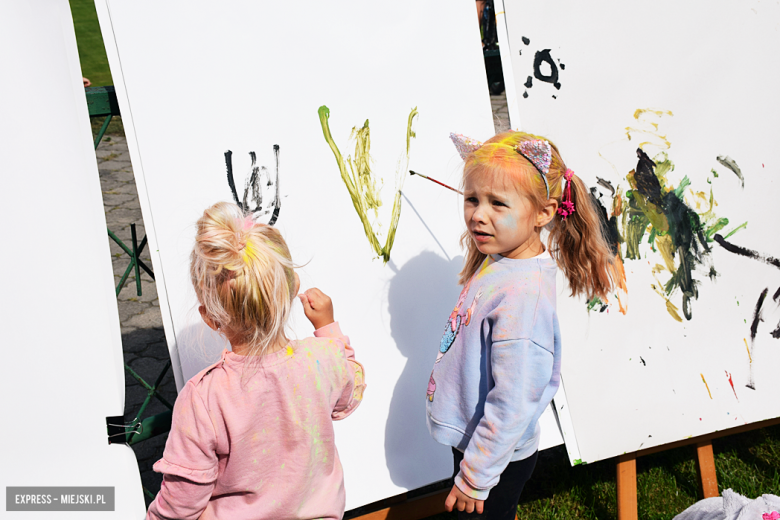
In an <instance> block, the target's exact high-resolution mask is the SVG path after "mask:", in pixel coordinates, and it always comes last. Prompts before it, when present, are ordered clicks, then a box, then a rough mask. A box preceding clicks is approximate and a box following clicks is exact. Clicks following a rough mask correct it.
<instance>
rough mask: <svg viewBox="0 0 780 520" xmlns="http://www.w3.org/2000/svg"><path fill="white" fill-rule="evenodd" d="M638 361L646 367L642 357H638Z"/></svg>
mask: <svg viewBox="0 0 780 520" xmlns="http://www.w3.org/2000/svg"><path fill="white" fill-rule="evenodd" d="M639 361H641V362H642V364H643V365H644V366H647V363H645V360H644V359H642V356H639Z"/></svg>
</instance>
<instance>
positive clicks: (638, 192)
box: [588, 109, 747, 322]
mask: <svg viewBox="0 0 780 520" xmlns="http://www.w3.org/2000/svg"><path fill="white" fill-rule="evenodd" d="M666 116H669V117H671V116H673V114H672V112H670V111H663V110H647V109H639V110H636V112H635V113H634V119H635V120H636V122H637V125H636V126H629V127H626V129H625V132H626V136H627V137H628V139H629V141H637V140H639V141H640V142H639V145H638V148H637V149H636V155H637V159H638V160H637V165H636V167H635V168H634V169H633V170H631V171H630V172H628V173H627V174H626V176H625V181H626V183H627V187H626V188H625V192H624V191H623V188H622V186H621V185H618V186H617V187H616V188H615V187H613V186H612V184H611V183H609V182H608V181H605V180H604V179H599V185H601V186H602V187H604V188H606V189H607V190H609V191H610V195H609V197H611V199H612V200H611V203H607V204H609V205H610V206H611V211H608V210H607V208H606V204H605V203H604V202H603V199H604V198H605V196H603V195H601V196H599V194H598V192H597V191H596V190H593V198H594V201H595V202H596V203H597V204H598V205H599V206H600V207H601V215H602V217H603V225H604V228H605V232H606V235H607V237H608V240H609V241H610V245H611V247H612V250H613V252H614V253H615V260H616V265H617V267H618V272H619V273H620V276H619V278H620V279H619V281H618V291H617V292H616V294H615V299H616V300H617V302H618V305H619V310H620V312H622V313H623V314H625V313H626V312H627V303H626V302H625V300H626V297H625V293H627V292H628V287H627V282H626V278H625V268H624V263H625V262H627V261H636V260H643V259H647V260H651V259H652V258H655V260H656V261H655V264H654V265H652V261H651V262H650V264H651V267H650V268H651V271H652V275H653V278H654V279H655V283H653V284H652V285H651V288H652V289H653V291H654V292H655V293H656V294H657V295H658V296H659V297H660V298H661V299H662V300H663V305H664V306H665V308H666V311H667V312H668V314H669V315H670V316H671V317H672V318H674V319H675V320H676V321H678V322H682V321H683V318H684V319H686V320H690V319H692V318H693V315H694V313H693V302H694V301H695V300H696V299H697V298H698V295H699V291H698V287H699V286H700V285H701V284H702V283H705V280H704V279H706V278H708V279H710V280H714V279H715V278H716V277H717V276H718V272H717V271H716V269H715V266H714V263H713V260H712V248H713V245H714V244H715V242H716V241H717V240H718V239H719V237H720V236H721V235H719V232H721V231H723V230H725V229H726V228H727V227H728V226H729V219H728V218H727V217H721V216H718V215H717V213H716V207H717V205H718V203H717V201H716V199H715V195H714V188H713V184H712V180H711V179H710V178H708V179H707V182H708V184H709V185H710V186H709V188H708V190H707V191H695V190H694V189H693V188H692V186H691V181H690V179H689V177H688V175H687V174H686V173H683V177H682V179H681V180H680V181H679V182H678V183H677V184H676V185H675V184H674V183H673V181H672V180H671V179H670V173H671V172H673V171H674V169H675V165H674V162H673V161H672V159H671V157H670V154H669V152H668V150H669V148H670V147H671V143H670V142H669V140H668V139H667V138H666V136H665V135H663V134H661V133H660V131H659V122H658V120H660V118H662V117H666ZM650 145H653V146H654V147H657V148H659V149H660V150H661V151H659V152H658V153H657V154H655V155H654V156H653V157H652V158H651V157H650V156H649V155H648V153H647V152H645V148H650ZM715 161H716V162H718V163H720V164H721V165H723V166H726V167H727V168H728V169H729V170H731V171H732V172H734V173H735V174H736V175H737V176H738V177H739V179H740V181H741V183H742V186H743V187H744V177H743V176H742V173H741V170H740V168H739V166H738V165H737V163H736V161H734V160H733V159H731V158H729V157H727V156H726V157H724V156H718V157H717V158H716V159H715ZM691 173H695V172H691ZM708 173H710V174H712V175H713V176H714V177H717V176H718V173H717V171H716V170H715V169H714V168H713V169H711V170H710V172H708ZM746 225H747V222H744V223H742V224H740V225H739V226H736V227H734V228H732V229H731V230H730V231H728V232H727V234H726V235H725V238H728V237H730V236H731V235H733V234H734V233H736V232H737V231H739V230H740V229H743V228H744V227H745V226H746ZM594 308H599V310H601V311H604V310H606V309H607V308H608V303H607V302H601V301H599V300H592V301H590V302H588V309H589V310H591V309H594Z"/></svg>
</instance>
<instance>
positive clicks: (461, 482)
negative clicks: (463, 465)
mask: <svg viewBox="0 0 780 520" xmlns="http://www.w3.org/2000/svg"><path fill="white" fill-rule="evenodd" d="M455 485H456V486H458V489H460V490H461V492H462V493H463V494H464V495H466V496H467V497H469V498H473V499H474V500H486V499H487V497H488V495H489V494H490V490H489V489H474V488H473V487H471V486H470V485H469V483H468V482H466V480H465V479H464V478H463V476H462V475H461V473H460V472H459V473H458V474H457V475H455Z"/></svg>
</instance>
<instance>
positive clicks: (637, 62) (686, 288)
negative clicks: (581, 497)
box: [502, 0, 780, 462]
mask: <svg viewBox="0 0 780 520" xmlns="http://www.w3.org/2000/svg"><path fill="white" fill-rule="evenodd" d="M504 7H505V15H506V29H507V30H506V34H507V35H508V38H507V39H506V41H504V42H502V53H503V52H504V49H505V48H506V49H507V53H508V55H509V56H508V57H509V59H508V60H506V62H505V63H507V64H508V65H509V69H510V70H509V71H507V70H505V74H507V73H511V79H512V83H513V84H514V89H513V90H512V91H511V92H508V96H509V97H511V98H512V99H510V102H509V106H510V107H512V106H514V107H516V109H515V110H513V113H511V114H510V116H511V118H512V125H513V126H515V127H520V128H522V129H523V130H526V131H531V132H534V133H537V134H541V135H546V136H548V137H549V138H550V139H551V140H552V141H554V142H555V143H556V144H557V145H558V146H559V148H560V150H561V152H562V154H563V158H564V160H565V161H566V163H567V166H569V167H570V168H572V169H573V170H574V171H575V172H576V173H577V174H578V175H580V176H581V177H582V178H583V179H585V180H586V182H588V183H589V185H590V186H592V196H593V199H594V201H596V203H597V204H598V205H599V206H600V208H601V212H602V216H603V227H604V230H605V232H606V234H607V236H608V238H609V241H610V242H611V246H612V250H613V253H614V255H615V262H616V264H617V266H618V267H619V271H620V272H621V275H620V276H619V279H618V280H617V282H618V284H617V287H616V290H615V291H614V294H612V295H610V297H609V298H608V301H599V300H594V301H581V300H573V299H562V300H560V301H559V307H560V314H561V325H562V333H563V335H564V338H565V342H566V347H565V352H564V364H563V371H562V378H563V385H564V387H565V389H566V395H565V399H566V401H567V402H566V403H565V404H566V406H565V407H564V403H563V401H562V400H561V402H559V403H557V405H558V410H559V413H560V414H561V416H562V419H563V418H564V417H565V419H564V421H570V424H571V428H569V429H568V431H567V432H566V431H565V432H564V437H565V440H566V445H567V448H568V450H569V454H570V457H571V459H572V462H574V461H577V460H580V461H584V462H591V461H595V460H600V459H604V458H607V457H611V456H615V455H618V454H622V453H626V452H633V451H637V450H640V449H643V448H649V447H652V446H657V445H661V444H665V443H669V442H673V441H677V440H681V439H684V438H688V437H691V436H697V435H702V434H706V433H710V432H713V431H717V430H725V429H728V428H731V427H735V426H741V425H744V424H749V423H753V422H757V421H761V420H764V419H769V418H774V417H777V416H780V402H778V400H777V399H776V396H777V389H776V384H775V380H776V373H777V369H778V367H780V329H779V328H778V326H780V323H779V321H780V271H779V270H778V269H779V267H780V262H779V261H778V260H777V258H778V257H780V245H778V241H777V236H778V235H777V226H776V224H775V220H776V219H775V218H774V213H773V212H774V207H775V206H776V200H777V198H778V196H780V177H779V175H780V173H778V172H780V154H778V152H777V147H776V146H775V144H774V143H775V142H776V141H777V138H778V136H779V135H778V131H777V127H776V124H775V122H776V121H777V120H778V117H779V116H780V100H778V97H777V95H776V92H777V91H778V87H780V66H778V65H777V63H776V60H774V59H773V55H774V52H775V50H776V49H777V48H778V47H779V46H780V32H778V24H780V8H779V7H778V6H777V5H774V4H772V5H770V4H767V3H764V2H759V1H750V2H742V3H735V2H725V1H723V2H721V1H719V2H683V3H680V2H671V1H662V2H634V3H625V2H618V1H607V0H604V1H599V2H596V3H595V4H594V3H592V2H591V3H589V4H588V5H587V6H585V5H582V4H578V3H577V2H570V1H554V2H541V3H540V2H536V3H534V2H525V1H520V0H505V2H504ZM564 408H565V409H564Z"/></svg>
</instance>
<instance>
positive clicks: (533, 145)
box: [450, 133, 574, 220]
mask: <svg viewBox="0 0 780 520" xmlns="http://www.w3.org/2000/svg"><path fill="white" fill-rule="evenodd" d="M450 139H452V142H453V143H455V148H457V150H458V153H459V154H460V157H461V159H463V160H464V161H465V160H466V157H468V156H469V154H471V153H473V152H475V151H477V150H479V148H480V147H482V143H481V142H480V141H477V140H476V139H472V138H470V137H466V136H464V135H461V134H454V133H451V134H450ZM514 150H515V151H516V152H517V153H519V154H520V155H522V156H523V157H525V159H526V160H527V161H528V162H530V163H531V164H533V165H534V168H536V170H537V171H538V172H539V175H541V176H542V180H543V181H544V188H545V189H546V190H547V198H548V199H549V198H550V185H549V184H548V182H547V174H548V173H549V171H550V163H552V150H551V147H550V143H549V142H548V141H545V140H544V139H530V140H528V141H523V142H522V143H520V144H518V145H517V146H515V147H514ZM572 175H574V172H573V171H572V170H569V169H567V170H566V173H564V175H563V177H564V179H566V189H565V191H564V193H563V197H562V198H561V205H560V207H558V214H559V215H561V216H562V217H563V219H564V220H566V217H568V216H569V215H571V214H572V213H574V203H573V202H572V200H571V178H572Z"/></svg>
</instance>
